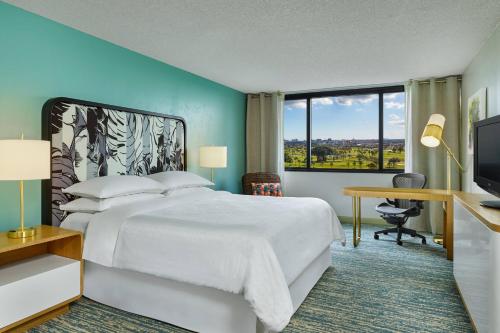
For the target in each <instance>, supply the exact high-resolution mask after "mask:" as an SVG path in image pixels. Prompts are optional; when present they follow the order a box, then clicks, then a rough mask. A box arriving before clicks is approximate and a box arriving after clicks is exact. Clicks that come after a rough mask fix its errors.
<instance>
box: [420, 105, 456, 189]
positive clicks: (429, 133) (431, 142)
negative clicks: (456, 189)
mask: <svg viewBox="0 0 500 333" xmlns="http://www.w3.org/2000/svg"><path fill="white" fill-rule="evenodd" d="M445 121H446V118H445V117H444V116H443V115H442V114H439V113H434V114H431V116H430V117H429V121H428V122H427V125H425V128H424V132H423V133H422V137H421V138H420V142H421V143H422V144H423V145H424V146H426V147H431V148H434V147H437V146H439V144H440V143H441V142H442V143H443V146H444V147H445V148H446V189H447V190H448V191H451V159H452V158H453V159H454V160H455V162H456V163H457V165H458V167H459V168H460V170H462V171H464V168H463V167H462V165H461V164H460V162H459V161H458V160H457V158H456V157H455V155H454V154H453V152H452V151H451V149H450V147H449V146H448V145H447V144H446V141H444V139H443V130H444V123H445Z"/></svg>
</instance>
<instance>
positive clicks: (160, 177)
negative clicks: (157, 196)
mask: <svg viewBox="0 0 500 333" xmlns="http://www.w3.org/2000/svg"><path fill="white" fill-rule="evenodd" d="M146 178H150V179H153V180H155V181H157V182H159V183H161V184H162V185H163V191H165V192H166V191H171V190H174V189H178V188H187V187H203V186H212V185H214V183H212V182H211V181H209V180H208V179H205V178H203V177H200V176H198V175H195V174H194V173H191V172H188V171H164V172H159V173H155V174H152V175H147V176H146Z"/></svg>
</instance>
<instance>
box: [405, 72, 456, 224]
mask: <svg viewBox="0 0 500 333" xmlns="http://www.w3.org/2000/svg"><path fill="white" fill-rule="evenodd" d="M405 91H406V94H407V95H406V100H407V104H406V105H407V117H406V119H407V147H406V148H407V149H406V161H407V162H406V168H407V172H418V173H422V174H424V175H426V176H427V187H428V188H439V189H445V188H446V151H445V148H444V147H443V145H440V146H439V147H437V148H428V147H425V146H423V145H422V144H421V143H420V136H421V135H422V131H423V129H424V127H425V125H426V123H427V120H428V119H429V116H430V115H431V114H432V113H441V114H442V115H444V116H445V117H446V122H445V125H444V132H443V135H444V139H445V141H446V142H447V143H448V145H449V146H450V148H451V150H452V151H453V153H454V154H456V156H457V157H458V154H459V151H460V150H459V142H460V82H459V80H458V77H456V76H452V77H447V78H445V79H430V80H426V81H418V80H411V81H409V82H408V83H407V84H406V86H405ZM452 188H453V189H459V188H460V177H459V170H458V167H457V166H456V165H455V164H454V163H452ZM410 225H411V227H413V228H417V229H418V230H425V231H432V233H434V234H442V233H443V209H442V205H441V204H440V203H438V202H428V203H426V204H425V209H424V210H423V211H422V216H421V217H420V218H417V219H410Z"/></svg>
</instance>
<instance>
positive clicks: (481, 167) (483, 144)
mask: <svg viewBox="0 0 500 333" xmlns="http://www.w3.org/2000/svg"><path fill="white" fill-rule="evenodd" d="M474 181H475V182H476V184H477V185H478V186H479V187H481V188H482V189H484V190H485V191H487V192H489V193H491V194H493V195H495V196H497V197H500V115H499V116H495V117H491V118H487V119H484V120H481V121H478V122H476V123H474ZM481 204H482V205H483V206H488V207H493V208H500V200H492V201H482V202H481Z"/></svg>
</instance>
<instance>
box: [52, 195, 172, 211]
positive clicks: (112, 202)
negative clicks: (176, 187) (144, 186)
mask: <svg viewBox="0 0 500 333" xmlns="http://www.w3.org/2000/svg"><path fill="white" fill-rule="evenodd" d="M161 197H163V194H158V193H157V194H155V193H139V194H130V195H123V196H121V197H115V198H108V199H96V198H79V199H75V200H72V201H70V202H68V203H66V204H64V205H60V206H59V209H61V210H64V211H68V212H79V213H95V212H102V211H105V210H106V209H110V208H112V207H116V206H120V205H125V204H129V203H132V202H137V201H144V200H150V199H156V198H161Z"/></svg>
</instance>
